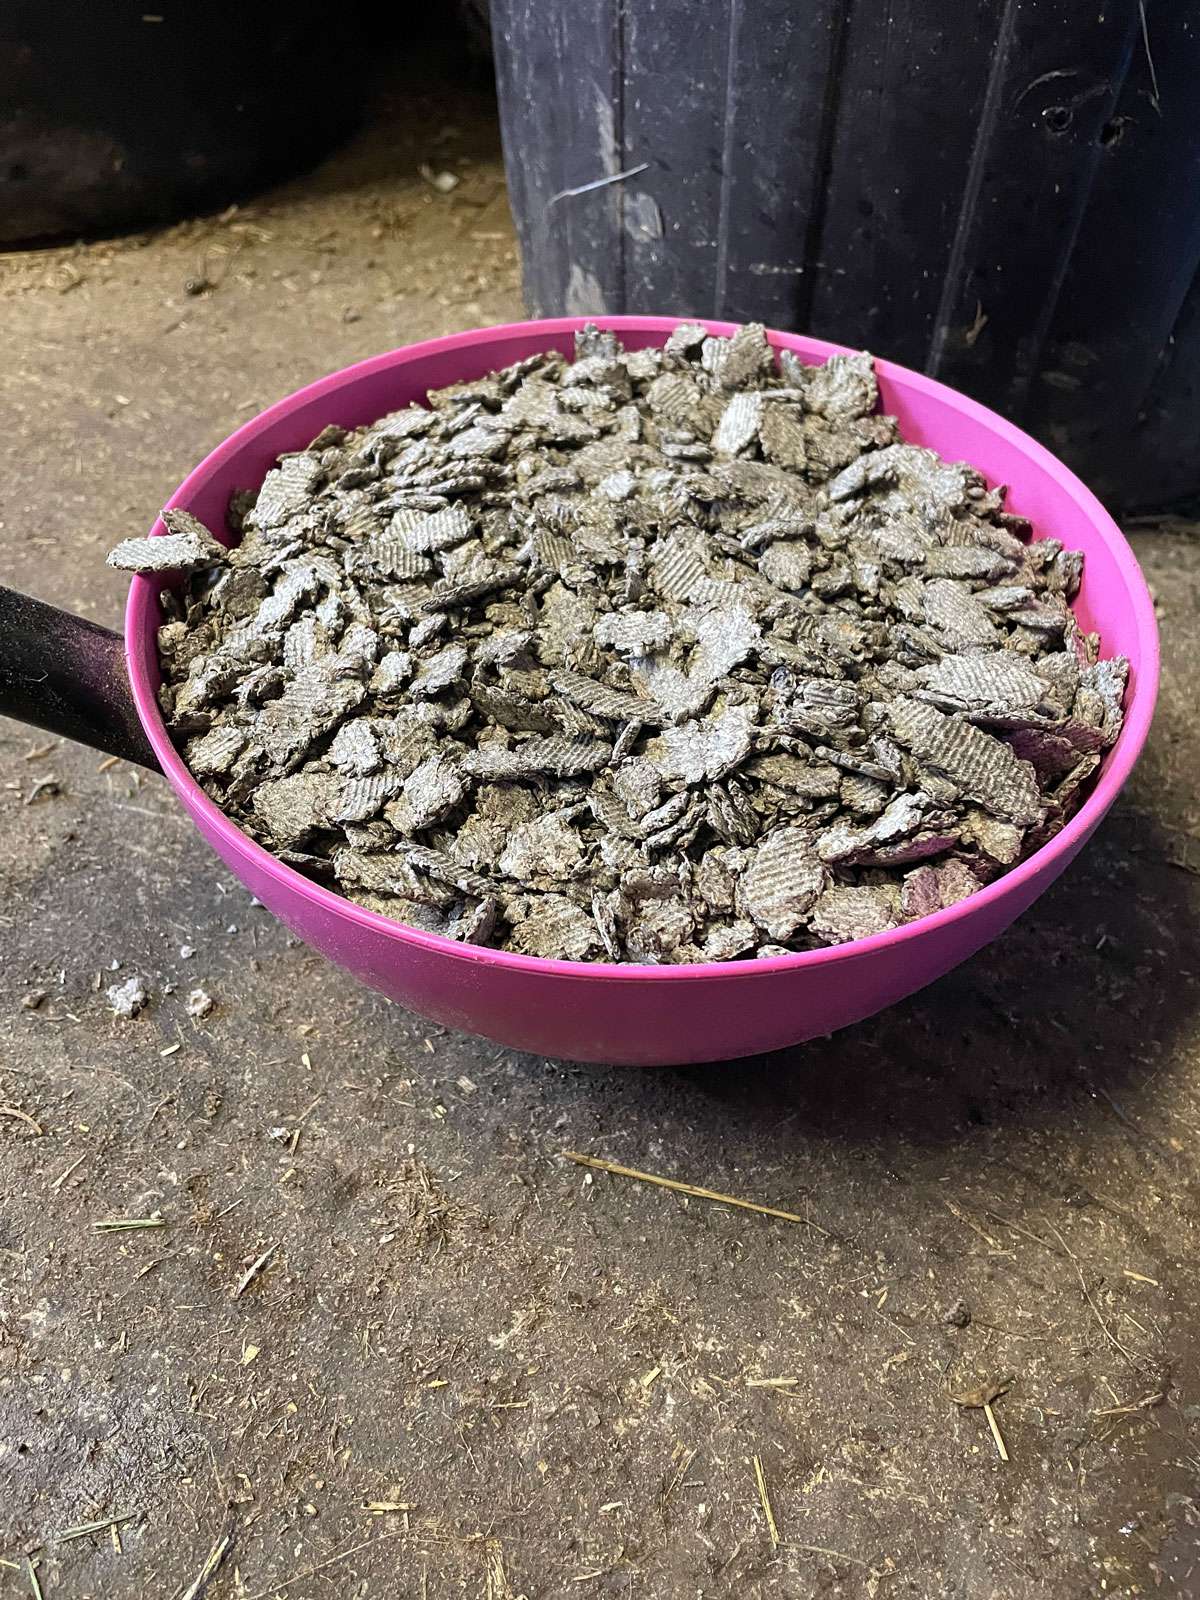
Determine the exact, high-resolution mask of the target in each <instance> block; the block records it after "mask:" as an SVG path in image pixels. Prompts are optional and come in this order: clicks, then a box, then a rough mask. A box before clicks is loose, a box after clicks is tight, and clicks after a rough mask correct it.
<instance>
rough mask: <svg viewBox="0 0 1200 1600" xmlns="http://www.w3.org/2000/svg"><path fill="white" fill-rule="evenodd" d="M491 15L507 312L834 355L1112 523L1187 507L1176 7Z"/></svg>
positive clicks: (1189, 0) (1162, 0) (1181, 44)
mask: <svg viewBox="0 0 1200 1600" xmlns="http://www.w3.org/2000/svg"><path fill="white" fill-rule="evenodd" d="M492 19H493V32H494V36H495V47H496V60H497V74H498V82H499V90H500V104H501V117H502V123H503V131H504V142H505V156H506V162H507V167H508V176H509V186H510V192H511V197H512V206H513V213H514V216H515V218H516V222H517V228H518V232H519V235H520V243H521V255H522V263H523V268H524V282H525V292H526V298H527V302H528V305H529V309H530V311H531V312H532V313H534V314H536V315H547V316H557V315H563V314H582V313H587V312H595V311H611V312H646V313H651V312H653V313H660V314H662V313H679V314H693V315H708V316H714V317H727V318H733V319H737V320H747V319H758V320H760V321H762V322H765V323H767V324H768V326H772V327H776V328H785V329H793V330H796V331H800V332H808V333H813V334H816V335H818V336H821V337H824V338H828V339H834V340H839V341H842V342H844V343H847V344H855V345H860V346H863V347H865V348H868V349H870V350H871V351H873V352H874V353H876V354H878V355H881V356H887V357H890V358H891V359H893V360H895V361H900V362H903V363H904V364H905V365H906V366H912V367H916V368H918V369H921V370H924V371H925V372H927V373H929V374H930V375H931V376H934V377H937V378H940V379H942V380H943V381H944V382H947V383H950V384H953V385H954V386H955V387H957V388H961V389H963V390H965V391H966V392H967V393H968V394H971V395H973V396H974V397H975V398H977V399H979V400H982V401H984V402H985V403H986V404H987V405H990V406H993V407H995V408H996V409H997V410H998V411H1001V412H1003V413H1004V414H1005V415H1007V416H1009V417H1011V418H1013V419H1014V420H1016V421H1019V422H1020V423H1021V424H1022V425H1023V426H1025V427H1027V428H1029V429H1030V430H1031V431H1032V432H1034V433H1035V434H1037V435H1038V436H1039V437H1040V438H1041V439H1043V440H1044V441H1045V442H1046V443H1047V444H1049V445H1050V447H1051V448H1052V449H1054V450H1055V451H1056V452H1058V453H1059V454H1060V455H1062V456H1063V457H1064V458H1065V459H1066V460H1067V462H1068V463H1069V464H1070V465H1071V466H1073V467H1074V468H1075V469H1076V470H1077V471H1078V472H1080V473H1081V474H1082V475H1083V476H1084V477H1085V478H1087V479H1088V480H1089V482H1090V483H1091V484H1092V486H1093V487H1094V488H1096V489H1097V490H1098V491H1100V492H1101V493H1102V494H1104V495H1105V496H1106V497H1107V498H1108V499H1109V500H1110V501H1111V502H1113V503H1115V504H1117V505H1119V506H1122V507H1125V508H1133V507H1151V506H1162V505H1165V504H1170V503H1172V502H1178V501H1180V500H1183V499H1185V498H1187V497H1190V496H1194V495H1196V494H1197V492H1198V491H1200V279H1198V278H1197V263H1198V262H1200V8H1198V7H1197V6H1196V4H1195V0H1108V3H1106V4H1104V5H1097V4H1096V3H1095V0H959V3H958V4H955V5H950V4H947V3H945V0H809V3H807V4H804V5H800V4H797V3H795V0H493V4H492ZM619 174H629V175H628V176H626V177H620V176H618V175H619ZM614 178H615V180H616V181H612V182H608V183H603V184H602V186H600V187H586V186H588V185H594V184H596V182H597V180H606V179H608V180H611V179H614ZM575 190H582V192H579V193H572V192H570V191H575Z"/></svg>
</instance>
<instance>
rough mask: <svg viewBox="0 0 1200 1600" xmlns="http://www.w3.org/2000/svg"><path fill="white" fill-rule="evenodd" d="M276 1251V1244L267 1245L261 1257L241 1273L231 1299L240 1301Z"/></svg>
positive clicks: (277, 1247)
mask: <svg viewBox="0 0 1200 1600" xmlns="http://www.w3.org/2000/svg"><path fill="white" fill-rule="evenodd" d="M278 1249H279V1246H278V1244H269V1245H268V1246H267V1248H266V1249H265V1250H264V1251H263V1253H262V1255H260V1256H259V1258H258V1260H257V1261H255V1262H252V1263H251V1265H250V1266H249V1267H247V1268H246V1270H245V1272H243V1274H242V1276H241V1279H240V1281H239V1283H238V1286H237V1288H236V1289H235V1290H234V1291H233V1298H234V1299H235V1300H240V1299H241V1297H242V1295H243V1294H244V1293H245V1291H246V1290H247V1289H248V1288H249V1287H250V1285H251V1284H252V1283H253V1282H254V1280H255V1278H257V1277H258V1275H259V1273H260V1272H261V1271H262V1269H263V1268H264V1267H265V1266H266V1264H267V1262H268V1261H270V1259H271V1257H272V1256H273V1255H274V1254H275V1252H276V1250H278Z"/></svg>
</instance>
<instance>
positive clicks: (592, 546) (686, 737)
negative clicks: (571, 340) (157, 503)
mask: <svg viewBox="0 0 1200 1600" xmlns="http://www.w3.org/2000/svg"><path fill="white" fill-rule="evenodd" d="M876 404H877V389H876V384H875V377H874V373H873V369H872V363H871V358H870V357H869V356H866V355H856V356H835V357H833V359H832V360H830V361H829V363H828V364H827V365H826V366H823V367H806V366H804V365H802V364H801V362H800V361H799V360H798V359H796V358H795V357H794V356H792V355H791V353H790V352H788V351H784V352H782V354H781V356H780V361H779V368H778V370H777V368H776V363H775V360H774V357H773V354H772V352H771V350H770V349H769V347H768V345H767V342H766V339H765V336H764V333H763V329H762V328H761V327H759V326H748V327H744V328H741V329H740V330H739V331H738V332H737V333H735V334H734V336H733V337H732V338H728V339H726V338H716V337H711V336H709V335H708V334H707V333H706V331H705V330H704V329H703V328H702V327H700V326H698V325H696V324H684V325H682V326H680V327H678V328H676V329H675V331H674V332H673V333H672V334H671V337H670V338H669V339H668V341H667V343H666V347H665V349H661V350H660V349H646V350H637V351H632V352H627V351H625V350H623V349H622V347H621V345H620V344H619V343H618V341H617V339H616V337H615V336H614V335H613V334H611V333H605V332H599V331H597V330H596V329H595V328H594V327H588V328H587V329H585V330H584V331H583V332H581V333H580V334H579V335H578V336H577V340H576V358H575V361H574V363H573V364H569V363H568V362H567V361H565V360H564V359H563V357H562V356H560V355H558V354H557V353H549V354H544V355H536V356H533V357H531V358H530V359H528V360H526V361H522V362H520V363H518V364H517V365H515V366H512V367H509V368H507V369H506V370H505V371H503V372H499V373H495V374H492V375H491V376H489V377H486V378H483V379H481V380H479V381H477V382H468V383H461V384H456V385H453V386H452V387H450V388H447V389H443V390H440V391H436V392H433V393H431V394H430V395H429V409H425V408H422V407H417V406H414V407H411V408H409V409H407V410H403V411H398V412H395V413H393V414H392V415H390V416H387V417H385V418H383V419H382V420H381V421H379V422H377V423H375V424H373V425H372V426H370V427H367V428H360V429H357V430H355V431H354V432H351V433H347V432H345V431H344V430H343V429H342V428H341V427H338V426H330V427H327V428H325V429H324V431H323V432H322V433H321V434H320V435H319V436H318V438H316V439H315V440H314V441H313V443H312V444H311V445H310V446H309V448H308V449H307V450H304V451H301V452H299V453H297V454H293V455H286V456H283V457H281V458H280V462H279V466H278V468H277V469H275V470H273V471H272V472H270V473H268V475H267V478H266V481H265V482H264V484H263V486H262V489H261V491H260V492H259V493H258V494H257V495H254V494H253V493H243V494H238V495H236V496H235V497H234V502H233V504H232V506H231V510H230V524H231V527H232V528H233V530H234V531H235V532H240V533H241V535H242V537H241V542H240V543H239V544H238V545H237V546H236V548H234V549H232V550H226V549H224V548H223V547H222V546H220V545H219V544H217V543H216V541H215V540H214V539H213V538H212V537H211V535H210V534H209V533H208V532H207V531H206V530H205V529H204V528H203V527H202V525H201V524H200V523H199V522H197V520H196V519H195V518H194V517H190V516H189V515H188V514H187V513H183V512H169V513H167V514H166V516H165V520H166V522H167V526H168V528H169V530H170V532H169V535H168V536H167V537H165V538H164V537H160V538H158V539H154V540H130V541H127V542H126V544H125V545H122V546H120V547H119V548H118V549H117V550H116V551H114V552H113V555H112V556H111V557H110V560H111V561H112V562H113V564H114V565H117V566H120V567H123V568H126V569H128V570H134V571H166V570H175V569H178V570H182V571H184V572H189V573H190V574H191V576H190V578H189V579H188V580H187V583H186V586H185V589H184V593H183V599H182V601H181V600H180V598H179V597H177V596H176V594H174V593H173V592H171V591H166V592H165V593H164V596H163V608H164V615H165V618H166V620H165V622H164V625H163V626H162V628H161V630H160V633H159V647H160V652H161V659H162V667H163V676H164V684H163V688H162V691H161V703H162V708H163V711H164V713H165V714H166V715H167V717H168V719H169V722H170V725H171V727H172V730H173V732H174V734H175V735H176V737H177V738H178V739H179V741H180V743H181V746H182V748H183V749H184V751H185V753H186V759H187V762H188V765H189V767H190V768H191V770H192V772H193V773H194V774H195V776H196V777H197V778H198V779H199V781H200V782H201V784H202V785H203V787H204V789H205V790H206V792H207V793H208V794H209V795H210V797H211V798H212V799H213V801H214V802H215V803H216V804H217V805H218V806H219V807H220V808H221V809H222V810H223V811H224V812H226V813H227V814H228V815H229V816H230V817H232V818H234V819H235V820H236V821H237V822H238V824H239V825H240V826H241V827H243V828H244V829H245V830H246V832H247V833H249V834H250V835H252V836H253V837H254V838H255V839H257V840H259V841H260V842H261V843H262V844H263V845H264V846H265V847H266V848H267V849H268V850H270V851H272V852H273V853H274V854H275V855H276V856H278V857H279V858H280V859H281V860H282V861H285V862H287V863H288V864H289V865H291V866H293V867H295V868H297V869H298V870H299V871H301V872H303V873H305V874H307V875H309V876H310V877H312V878H315V879H317V880H319V881H320V882H322V883H326V884H328V885H330V886H331V887H334V888H336V889H338V890H340V892H341V893H343V894H345V895H347V896H348V897H349V898H350V899H351V900H353V901H355V902H356V903H357V904H359V905H362V906H367V907H369V908H371V909H372V910H374V911H379V912H382V913H383V914H384V915H386V916H389V917H392V918H395V919H396V920H397V921H399V922H403V923H407V924H409V925H411V926H413V927H416V928H422V929H425V930H427V931H429V932H433V933H439V934H447V935H449V936H450V937H451V938H455V939H460V940H470V941H474V942H476V943H480V944H489V945H493V946H495V947H497V948H500V949H504V950H511V951H519V952H521V953H523V954H526V955H532V956H545V957H558V958H565V959H568V960H572V961H588V960H610V961H633V962H670V963H680V962H708V961H730V960H736V959H740V958H746V957H753V956H767V955H780V954H784V953H786V952H788V951H795V950H808V949H813V948H815V947H817V946H820V945H828V944H836V943H839V942H842V941H845V940H849V939H859V938H863V937H865V936H866V935H869V934H873V933H878V932H881V931H883V930H885V929H889V928H893V927H896V926H898V925H899V924H901V923H904V922H909V921H911V920H913V919H914V918H916V917H921V916H924V915H926V914H928V913H929V912H932V911H936V910H938V909H939V908H941V907H945V906H949V905H951V904H953V903H954V902H956V901H958V900H960V899H962V898H963V897H964V896H965V895H968V894H970V893H971V892H972V891H973V890H975V889H977V888H978V887H979V886H980V885H981V884H985V883H987V882H989V881H990V880H991V879H993V878H995V877H996V876H997V875H998V874H1000V873H1003V872H1004V871H1005V870H1006V869H1008V868H1009V867H1011V866H1012V865H1013V864H1014V863H1015V862H1017V861H1018V860H1020V859H1021V858H1022V857H1023V856H1025V855H1027V854H1028V853H1029V852H1030V851H1031V850H1033V849H1035V848H1036V847H1037V846H1038V845H1039V844H1041V843H1043V842H1044V841H1045V840H1046V839H1048V838H1049V837H1050V836H1051V835H1053V834H1054V833H1055V832H1056V831H1057V830H1058V829H1059V828H1061V827H1062V825H1063V823H1064V821H1065V820H1066V819H1067V817H1068V816H1069V815H1070V814H1071V812H1072V810H1073V808H1074V807H1075V806H1076V805H1077V804H1078V802H1079V799H1080V796H1081V791H1082V790H1083V787H1084V786H1085V785H1086V784H1087V782H1088V780H1089V779H1090V778H1091V777H1092V775H1093V774H1094V773H1095V771H1096V769H1097V767H1098V766H1099V764H1100V760H1101V756H1102V753H1103V751H1104V750H1105V749H1106V748H1107V747H1108V746H1110V745H1111V744H1112V743H1113V741H1114V740H1115V739H1116V737H1117V734H1118V733H1119V731H1120V727H1121V719H1122V712H1121V700H1122V694H1123V691H1124V686H1125V679H1126V671H1127V667H1126V663H1125V661H1124V660H1121V659H1117V660H1108V661H1100V660H1098V647H1099V640H1098V639H1097V638H1096V637H1095V636H1087V635H1082V634H1081V633H1080V632H1079V629H1078V627H1077V626H1076V622H1075V619H1074V617H1073V616H1072V613H1071V611H1070V609H1069V601H1070V599H1071V597H1072V596H1073V595H1074V593H1075V591H1076V589H1077V588H1078V585H1079V580H1080V573H1081V567H1082V557H1081V556H1080V555H1079V554H1078V553H1075V552H1072V551H1068V550H1064V549H1063V548H1062V547H1061V546H1060V545H1059V544H1058V543H1057V542H1056V541H1055V540H1053V539H1049V538H1046V539H1041V540H1038V541H1037V542H1032V543H1031V542H1030V534H1031V529H1030V527H1029V525H1028V523H1027V522H1025V521H1024V520H1023V519H1022V518H1020V517H1015V516H1010V515H1008V514H1007V513H1006V512H1005V511H1004V510H1003V504H1004V491H1003V489H996V490H992V491H989V490H988V489H987V487H986V485H985V483H984V480H983V478H982V477H981V475H980V474H979V473H978V472H976V471H975V470H974V469H973V468H972V467H970V466H967V465H965V464H963V463H961V462H960V463H957V464H954V465H950V464H948V463H946V462H944V461H942V460H940V459H939V458H938V457H937V456H936V455H935V454H934V453H933V452H932V451H929V450H925V449H922V448H920V447H918V446H916V445H910V444H905V443H903V442H901V440H900V436H899V433H898V430H897V426H896V422H895V419H894V418H891V417H886V416H881V415H878V414H877V412H876Z"/></svg>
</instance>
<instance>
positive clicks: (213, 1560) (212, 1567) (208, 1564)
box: [179, 1528, 233, 1600]
mask: <svg viewBox="0 0 1200 1600" xmlns="http://www.w3.org/2000/svg"><path fill="white" fill-rule="evenodd" d="M232 1544H233V1529H232V1528H227V1529H226V1530H225V1532H224V1533H223V1534H222V1535H221V1537H220V1538H219V1539H218V1540H217V1542H216V1544H214V1545H213V1547H212V1549H211V1550H210V1551H209V1552H208V1555H207V1556H206V1558H205V1561H204V1565H203V1566H202V1567H201V1568H200V1571H199V1572H198V1573H197V1575H196V1577H195V1578H194V1579H193V1580H192V1582H191V1583H190V1584H189V1585H188V1586H187V1588H186V1589H185V1590H184V1592H183V1593H182V1594H181V1595H180V1597H179V1600H200V1597H201V1595H203V1593H204V1591H205V1589H206V1587H207V1586H208V1583H209V1580H210V1579H211V1578H212V1577H213V1576H214V1575H215V1574H216V1570H217V1568H218V1567H219V1566H220V1565H221V1563H222V1561H224V1559H225V1557H226V1556H227V1555H228V1554H229V1550H230V1547H231V1546H232Z"/></svg>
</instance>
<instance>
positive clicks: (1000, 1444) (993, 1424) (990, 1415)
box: [983, 1400, 1008, 1461]
mask: <svg viewBox="0 0 1200 1600" xmlns="http://www.w3.org/2000/svg"><path fill="white" fill-rule="evenodd" d="M983 1414H984V1416H985V1417H986V1418H987V1419H988V1427H989V1428H990V1429H991V1430H992V1438H993V1439H994V1440H995V1441H996V1449H997V1450H999V1452H1000V1459H1001V1461H1007V1460H1008V1450H1007V1448H1006V1447H1005V1444H1004V1439H1003V1437H1002V1435H1001V1433H1000V1424H999V1423H998V1422H997V1421H996V1413H995V1412H994V1411H993V1410H992V1403H991V1401H990V1400H985V1401H984V1402H983Z"/></svg>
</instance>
